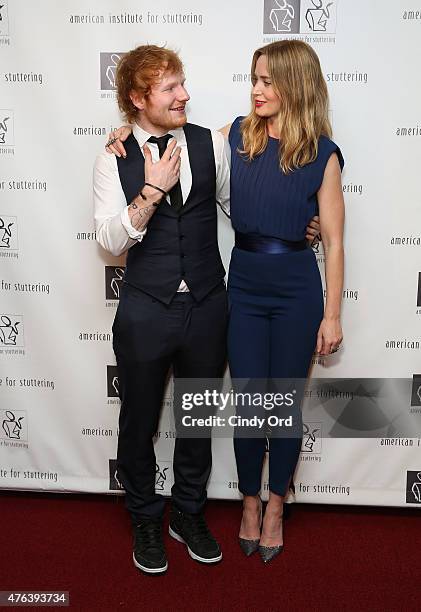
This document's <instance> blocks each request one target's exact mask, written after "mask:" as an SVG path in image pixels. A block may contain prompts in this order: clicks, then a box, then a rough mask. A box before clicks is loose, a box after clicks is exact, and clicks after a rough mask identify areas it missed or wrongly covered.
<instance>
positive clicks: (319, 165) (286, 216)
mask: <svg viewBox="0 0 421 612" xmlns="http://www.w3.org/2000/svg"><path fill="white" fill-rule="evenodd" d="M242 119H243V117H237V119H235V121H234V123H233V124H232V126H231V129H230V133H229V143H230V146H231V223H232V226H233V228H234V230H235V231H237V232H241V233H244V234H250V233H253V234H260V235H262V236H272V237H275V238H282V239H284V240H294V241H295V240H303V239H304V238H305V234H306V231H305V230H306V227H307V224H308V222H309V221H310V219H311V218H312V217H313V216H314V215H316V214H318V210H319V208H318V202H317V192H318V190H319V189H320V187H321V184H322V181H323V175H324V171H325V168H326V164H327V162H328V159H329V157H330V156H331V154H332V153H336V154H337V156H338V159H339V164H340V166H341V170H342V168H343V166H344V160H343V157H342V154H341V151H340V149H339V147H338V146H337V145H336V144H335V143H334V142H333V141H332V140H330V139H329V138H327V137H326V136H320V138H319V148H318V154H317V158H316V159H315V160H314V161H313V162H311V163H309V164H306V165H305V166H303V167H301V168H297V169H295V170H293V171H291V172H290V173H289V174H284V173H283V172H282V170H281V169H280V166H279V140H278V139H277V138H271V137H269V139H268V145H267V147H266V149H265V151H264V152H263V153H262V154H261V155H259V156H258V157H255V158H254V160H253V161H248V160H247V159H246V156H245V155H241V154H240V153H239V152H238V149H242V148H243V142H242V138H241V133H240V121H241V120H242Z"/></svg>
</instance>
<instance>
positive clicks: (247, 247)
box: [235, 232, 308, 255]
mask: <svg viewBox="0 0 421 612" xmlns="http://www.w3.org/2000/svg"><path fill="white" fill-rule="evenodd" d="M235 246H236V247H237V248H239V249H242V250H243V251H252V252H253V253H266V254H267V255H279V254H280V253H291V252H292V251H303V250H304V249H307V248H308V243H307V240H305V239H304V240H299V241H293V240H283V239H282V238H273V237H272V236H260V235H259V234H241V233H240V232H235Z"/></svg>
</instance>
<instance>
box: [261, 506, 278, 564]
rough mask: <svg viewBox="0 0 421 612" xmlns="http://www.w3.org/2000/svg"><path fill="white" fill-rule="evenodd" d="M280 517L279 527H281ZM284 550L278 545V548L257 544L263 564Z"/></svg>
mask: <svg viewBox="0 0 421 612" xmlns="http://www.w3.org/2000/svg"><path fill="white" fill-rule="evenodd" d="M282 518H283V515H282V516H281V525H282ZM283 550H284V545H283V544H280V545H279V546H260V544H259V553H260V557H261V559H262V561H263V563H269V561H272V559H274V558H275V557H277V556H278V555H279V554H280V553H281V552H282V551H283Z"/></svg>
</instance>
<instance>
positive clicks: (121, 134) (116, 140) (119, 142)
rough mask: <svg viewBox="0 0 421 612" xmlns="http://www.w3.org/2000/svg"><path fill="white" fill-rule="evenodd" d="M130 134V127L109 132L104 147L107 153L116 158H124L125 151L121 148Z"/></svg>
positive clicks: (124, 126)
mask: <svg viewBox="0 0 421 612" xmlns="http://www.w3.org/2000/svg"><path fill="white" fill-rule="evenodd" d="M131 133H132V128H131V126H130V125H123V126H121V127H119V128H118V130H113V131H112V132H110V133H109V134H108V141H107V144H106V145H105V150H106V151H107V153H112V154H113V155H117V157H126V149H125V148H124V146H123V142H124V141H125V140H127V138H128V137H129V136H130V134H131Z"/></svg>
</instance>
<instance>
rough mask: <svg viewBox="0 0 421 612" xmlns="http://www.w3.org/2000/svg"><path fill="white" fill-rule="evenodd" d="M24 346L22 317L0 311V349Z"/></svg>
mask: <svg viewBox="0 0 421 612" xmlns="http://www.w3.org/2000/svg"><path fill="white" fill-rule="evenodd" d="M24 346H25V343H24V336H23V317H22V316H21V315H12V314H6V313H4V314H2V313H0V349H2V348H8V347H19V348H23V347H24Z"/></svg>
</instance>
